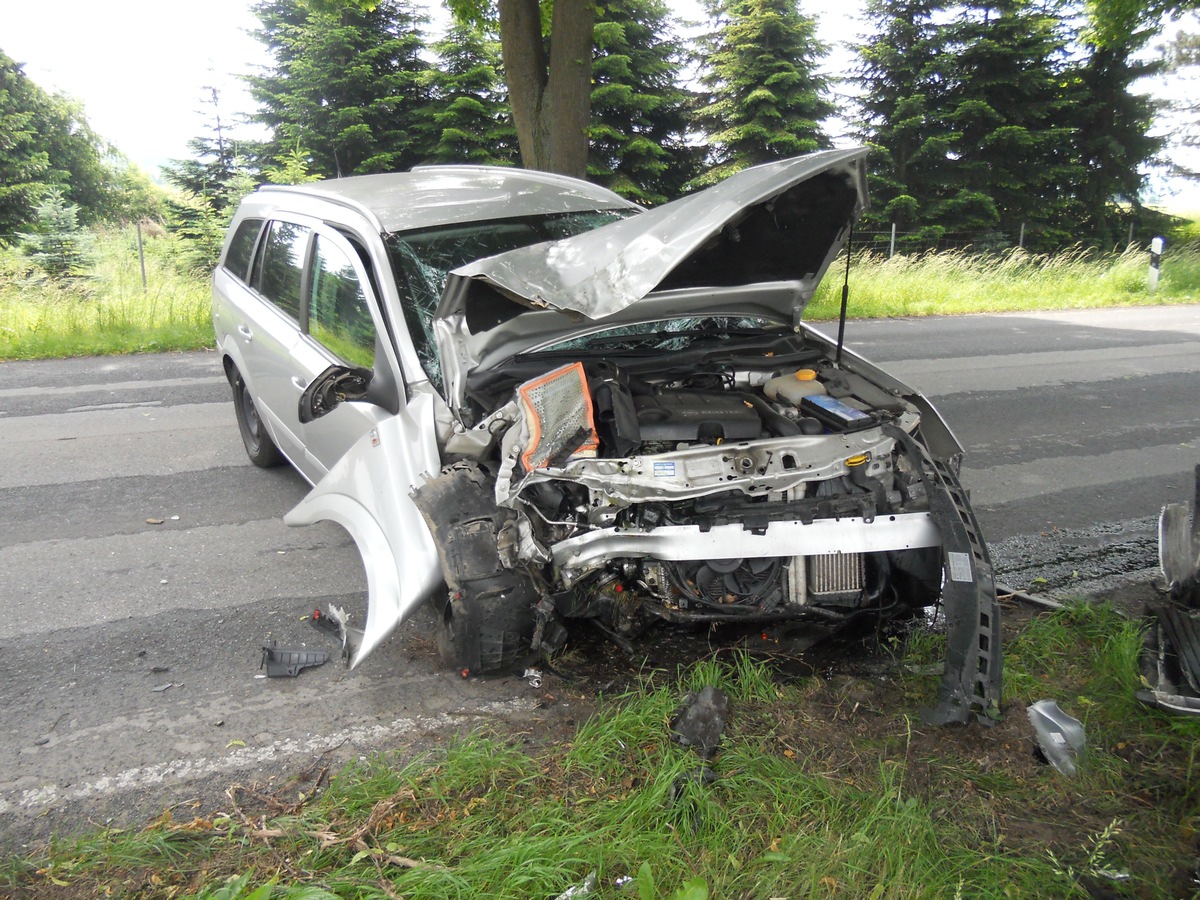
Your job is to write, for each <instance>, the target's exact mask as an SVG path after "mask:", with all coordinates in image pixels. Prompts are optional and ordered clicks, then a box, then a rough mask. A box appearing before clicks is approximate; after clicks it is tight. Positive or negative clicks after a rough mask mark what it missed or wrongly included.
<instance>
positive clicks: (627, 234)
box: [437, 147, 867, 319]
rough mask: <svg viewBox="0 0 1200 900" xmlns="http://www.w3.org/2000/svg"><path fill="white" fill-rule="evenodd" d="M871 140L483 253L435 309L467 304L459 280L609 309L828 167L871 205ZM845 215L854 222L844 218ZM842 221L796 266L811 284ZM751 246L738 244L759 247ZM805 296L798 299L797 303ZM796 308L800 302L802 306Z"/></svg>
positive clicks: (571, 307)
mask: <svg viewBox="0 0 1200 900" xmlns="http://www.w3.org/2000/svg"><path fill="white" fill-rule="evenodd" d="M866 156H867V150H866V148H865V147H857V148H854V149H851V150H828V151H825V152H822V153H812V154H809V155H807V156H800V157H795V158H793V159H786V160H781V161H779V162H774V163H767V164H765V165H761V166H754V167H752V168H749V169H743V170H742V171H741V172H738V173H737V174H736V175H733V176H731V177H730V178H728V179H726V180H725V181H723V182H721V183H720V184H717V185H714V186H713V187H710V188H708V189H706V190H703V191H699V192H697V193H695V194H691V195H689V196H687V197H683V198H681V199H679V200H675V201H673V202H671V203H666V204H664V205H662V206H659V207H656V208H655V209H651V210H649V211H647V212H645V213H643V214H642V215H640V216H632V217H630V218H628V219H624V220H622V221H620V222H614V223H613V224H611V225H606V226H604V227H602V228H597V229H596V230H594V231H589V232H586V233H584V234H580V235H577V236H575V237H573V238H568V239H566V240H562V241H553V242H550V243H545V244H535V245H534V246H532V247H524V248H521V249H520V250H513V251H510V252H508V253H502V254H500V255H499V256H493V257H491V258H489V259H483V260H477V261H476V262H473V263H471V264H469V265H466V266H463V267H461V268H459V269H456V270H455V271H453V272H451V273H450V275H449V276H448V278H447V280H446V292H445V294H444V296H443V300H442V303H441V304H440V305H439V307H438V311H437V315H438V316H439V317H445V316H449V315H452V314H454V313H458V312H461V307H460V308H455V307H456V306H457V305H458V304H459V303H461V299H460V298H461V296H462V292H461V291H460V290H458V289H456V283H457V282H461V281H464V280H465V281H470V280H478V281H483V282H485V283H487V284H489V285H491V286H492V287H494V288H496V289H497V290H499V291H500V292H501V293H503V294H504V295H506V296H508V297H510V298H511V299H513V300H516V301H517V302H520V303H524V304H525V305H528V306H531V307H542V308H551V309H558V310H564V311H571V312H575V313H579V314H581V315H583V316H586V317H587V318H589V319H600V318H603V317H605V316H609V315H612V314H613V313H615V312H618V311H620V310H622V309H624V308H625V307H627V306H629V305H631V304H633V303H636V302H637V301H638V300H640V299H642V298H643V297H645V296H646V295H647V294H649V293H650V292H651V291H653V290H654V289H655V288H657V287H658V286H659V284H660V283H661V282H662V281H663V279H665V278H666V277H667V276H668V275H669V274H670V273H671V272H672V271H673V270H675V269H676V268H678V267H679V266H680V265H682V264H683V263H684V262H685V261H686V260H687V259H688V258H689V257H690V256H692V255H693V254H694V253H696V252H697V251H698V250H699V249H700V248H701V247H703V245H704V244H705V243H706V242H707V241H708V240H709V239H710V238H712V237H713V236H714V235H717V234H720V232H721V230H722V229H723V228H724V227H725V226H726V225H727V224H729V223H730V222H733V221H736V220H737V218H738V217H739V216H740V215H741V214H742V213H743V211H744V210H746V209H747V208H749V207H752V206H757V205H759V204H763V203H767V202H768V201H770V200H771V199H772V198H774V197H777V196H779V195H780V194H782V193H784V192H785V191H787V190H788V189H789V188H791V187H794V186H795V185H797V184H799V183H801V182H803V181H807V180H809V179H811V178H813V177H815V176H817V175H820V174H822V173H825V172H844V173H845V174H846V175H847V176H848V177H849V178H850V179H852V181H853V183H854V185H855V187H856V188H857V191H858V198H859V199H858V203H857V204H856V208H855V210H854V213H853V216H852V218H856V217H857V215H858V213H860V212H861V211H862V209H863V208H864V207H865V206H866V198H867V188H866V174H865V168H864V163H865V161H866ZM845 224H846V225H849V224H850V222H849V221H847V222H846V223H845ZM845 231H846V229H842V231H841V237H840V239H839V240H836V241H835V242H834V243H833V245H831V247H830V248H829V252H828V253H827V255H826V257H825V265H824V266H822V267H821V268H820V269H819V271H815V272H811V273H807V272H806V273H798V274H797V277H796V278H795V279H792V280H796V281H802V282H803V283H804V284H805V286H806V287H807V290H806V291H805V292H804V293H805V294H807V296H804V297H803V301H804V302H807V300H808V298H809V296H811V291H812V290H815V288H816V286H817V284H819V283H820V281H821V277H822V276H823V275H824V274H825V269H826V268H827V267H828V264H829V263H830V262H831V261H832V260H833V258H834V257H835V256H836V255H837V253H838V251H840V249H841V247H842V244H843V242H844V240H845V237H846V234H845ZM756 249H757V248H756V247H753V246H746V247H743V248H741V250H742V253H744V254H749V255H753V254H754V252H755V250H756ZM801 306H802V304H801ZM796 313H797V314H798V310H797V311H796Z"/></svg>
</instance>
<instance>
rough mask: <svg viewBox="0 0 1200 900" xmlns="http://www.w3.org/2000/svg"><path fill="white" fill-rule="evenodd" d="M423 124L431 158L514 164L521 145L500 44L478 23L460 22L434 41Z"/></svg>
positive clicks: (451, 161) (504, 164) (463, 161)
mask: <svg viewBox="0 0 1200 900" xmlns="http://www.w3.org/2000/svg"><path fill="white" fill-rule="evenodd" d="M433 49H434V52H435V53H437V55H438V65H436V66H434V67H433V68H432V69H430V70H429V72H428V75H427V78H428V85H429V90H430V94H431V97H432V99H431V102H430V104H429V106H428V107H427V108H426V110H425V113H424V115H425V118H426V122H425V124H424V126H423V127H424V128H425V129H427V130H428V132H429V137H428V138H427V140H426V141H425V143H426V144H427V145H428V146H429V147H430V148H431V149H430V152H429V156H428V161H429V162H434V163H473V164H478V165H503V166H511V165H514V164H515V162H516V160H517V157H518V155H519V151H518V149H517V131H516V128H515V127H514V126H513V121H512V111H511V110H510V109H509V107H508V101H507V97H506V96H505V92H504V81H503V78H502V77H501V74H500V47H499V44H498V42H496V41H495V40H494V39H492V38H490V37H488V36H487V35H486V34H485V33H484V31H483V30H482V29H480V28H479V27H478V26H475V25H467V24H457V25H455V26H454V27H453V28H452V29H451V30H450V31H449V33H447V35H446V37H445V38H444V39H442V40H441V41H438V42H437V43H436V44H434V45H433Z"/></svg>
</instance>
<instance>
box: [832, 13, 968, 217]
mask: <svg viewBox="0 0 1200 900" xmlns="http://www.w3.org/2000/svg"><path fill="white" fill-rule="evenodd" d="M940 5H941V4H940V2H939V0H867V6H866V10H867V19H868V23H869V28H870V29H871V31H872V34H871V37H870V39H869V40H868V41H866V42H865V43H864V44H862V45H861V46H860V47H859V48H858V53H859V58H860V62H859V65H858V67H857V70H856V73H855V79H854V80H855V81H857V83H858V84H859V86H860V87H861V88H862V94H861V98H860V110H861V118H860V131H859V135H860V137H861V138H862V139H863V140H864V141H865V142H866V143H868V144H869V145H870V147H871V150H872V153H871V157H870V166H869V172H868V179H869V183H870V190H871V207H872V208H871V211H870V212H869V213H868V216H867V221H868V223H873V224H874V225H876V226H884V225H888V224H891V223H895V224H896V225H898V226H899V227H900V229H901V230H902V231H913V230H918V229H922V228H923V229H925V230H926V232H927V233H926V234H923V235H921V240H926V239H929V238H933V239H936V237H937V236H938V234H939V232H940V231H941V229H940V227H939V226H937V225H934V224H931V223H928V222H925V221H924V218H925V215H926V214H927V212H928V209H927V207H928V206H929V205H930V204H931V203H933V202H934V200H935V199H936V198H937V197H938V196H939V194H940V191H941V189H942V186H943V185H944V184H945V182H946V178H947V175H946V172H945V169H946V167H947V166H948V165H949V159H948V151H949V147H950V144H951V141H952V139H953V137H954V135H953V133H952V132H950V131H949V130H948V129H947V128H946V127H945V126H944V124H943V123H941V122H939V120H938V116H937V111H938V109H939V107H940V105H941V102H942V93H943V91H944V89H945V83H944V79H943V78H942V77H941V74H940V72H941V68H942V64H943V60H942V50H941V45H940V42H939V31H938V29H937V27H936V26H935V25H934V20H933V16H934V13H935V12H936V11H937V10H938V9H939V7H940Z"/></svg>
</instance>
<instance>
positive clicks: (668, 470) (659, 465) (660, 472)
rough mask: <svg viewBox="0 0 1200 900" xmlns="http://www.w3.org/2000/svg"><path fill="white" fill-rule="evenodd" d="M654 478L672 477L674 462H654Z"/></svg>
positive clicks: (673, 474)
mask: <svg viewBox="0 0 1200 900" xmlns="http://www.w3.org/2000/svg"><path fill="white" fill-rule="evenodd" d="M654 477H655V478H674V477H675V463H673V462H656V463H655V464H654Z"/></svg>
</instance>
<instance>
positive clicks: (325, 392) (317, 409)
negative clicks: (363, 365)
mask: <svg viewBox="0 0 1200 900" xmlns="http://www.w3.org/2000/svg"><path fill="white" fill-rule="evenodd" d="M374 374H375V373H373V372H372V371H371V370H370V369H358V368H350V367H349V366H330V367H329V368H328V369H326V370H325V371H324V372H322V373H321V374H320V375H318V376H317V377H316V378H314V379H313V380H312V382H311V383H310V384H309V386H308V387H307V388H305V389H304V393H303V394H301V395H300V421H301V422H302V423H304V424H307V423H309V422H311V421H313V420H314V419H319V418H321V416H327V415H329V414H330V413H331V412H333V411H334V410H335V409H336V408H337V406H338V404H339V403H342V402H344V401H346V400H362V399H364V398H365V397H366V396H367V386H368V385H370V383H371V378H372V376H373V375H374Z"/></svg>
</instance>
